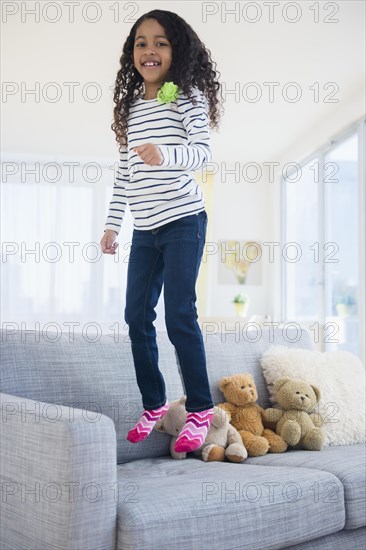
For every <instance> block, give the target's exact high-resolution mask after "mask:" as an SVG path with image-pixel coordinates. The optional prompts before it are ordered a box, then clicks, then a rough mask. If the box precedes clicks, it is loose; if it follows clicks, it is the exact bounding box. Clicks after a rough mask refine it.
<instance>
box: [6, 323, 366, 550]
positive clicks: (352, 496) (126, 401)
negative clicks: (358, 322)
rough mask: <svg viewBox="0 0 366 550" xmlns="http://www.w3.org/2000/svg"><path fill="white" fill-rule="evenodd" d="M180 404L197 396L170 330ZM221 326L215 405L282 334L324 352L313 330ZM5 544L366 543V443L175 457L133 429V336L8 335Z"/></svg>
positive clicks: (171, 368) (129, 547)
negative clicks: (241, 457)
mask: <svg viewBox="0 0 366 550" xmlns="http://www.w3.org/2000/svg"><path fill="white" fill-rule="evenodd" d="M157 334H158V345H159V362H160V368H161V371H162V373H163V375H164V378H165V381H166V386H167V396H168V399H169V400H170V401H173V400H175V399H178V398H179V397H180V396H181V395H183V394H184V393H185V392H184V388H183V386H182V381H181V376H180V371H179V367H178V363H177V358H176V354H175V349H174V347H173V346H172V344H171V343H170V341H169V339H168V337H167V335H166V333H165V332H158V333H157ZM248 335H250V333H247V334H246V335H243V334H241V335H240V337H239V334H233V333H231V334H224V333H223V334H220V333H216V334H211V335H208V336H207V341H205V347H206V353H207V367H208V372H209V379H210V383H211V388H212V396H213V399H214V401H215V403H219V402H220V401H222V400H223V396H222V395H221V393H220V391H219V389H218V382H219V379H220V378H221V377H222V376H224V375H230V374H235V373H237V372H246V371H247V372H251V373H252V374H253V375H254V377H255V381H256V384H257V387H258V393H259V396H260V399H259V401H258V402H259V404H261V405H262V406H265V407H268V406H270V403H269V396H268V392H267V388H266V385H265V381H264V378H263V375H262V372H261V368H260V358H261V355H262V353H263V352H264V351H265V350H266V349H267V348H268V347H269V346H270V345H272V343H275V344H282V345H287V346H295V347H302V348H309V349H311V343H310V337H309V335H308V333H307V332H305V331H303V332H302V334H301V335H300V336H301V337H300V339H298V340H296V332H292V331H290V330H288V331H287V333H283V332H282V330H280V329H277V330H275V332H274V338H272V333H271V332H270V331H269V330H266V331H263V332H262V334H261V337H260V339H259V341H257V342H255V341H254V340H255V339H256V338H254V336H255V335H256V333H253V337H251V339H252V340H253V341H248V339H249V338H248ZM1 340H2V341H1V387H0V389H1V401H2V421H1V488H2V498H1V538H0V540H1V549H2V550H43V549H44V550H71V549H72V550H117V549H118V550H145V549H146V550H165V549H166V550H167V549H169V550H171V549H178V548H184V549H188V550H195V549H197V550H198V549H202V548H210V549H211V550H223V549H227V550H229V549H237V550H239V549H240V550H244V549H245V550H246V549H248V550H275V549H280V548H289V549H291V550H310V549H311V550H313V549H317V548H319V549H322V550H335V549H342V550H351V549H354V550H361V548H364V547H365V541H366V527H365V523H366V521H365V445H363V444H358V445H349V446H340V447H334V446H333V447H326V448H324V449H323V450H322V451H318V452H311V451H300V450H288V451H287V452H286V453H283V454H267V455H266V456H262V457H256V458H254V457H252V458H247V459H246V460H245V461H244V462H243V463H242V464H234V463H229V462H221V463H219V462H211V463H205V462H203V461H201V460H200V459H199V458H196V457H194V456H193V455H191V454H189V455H188V457H189V458H187V459H186V460H173V459H172V458H171V457H170V455H169V442H170V436H169V435H168V434H163V433H159V432H157V431H155V430H153V432H152V433H151V434H150V436H149V437H148V438H147V439H146V440H145V441H142V442H140V443H138V444H132V443H130V442H129V441H127V440H126V434H127V431H128V430H129V429H130V428H131V426H132V425H133V424H134V423H135V422H136V421H137V419H138V418H139V416H140V414H141V411H142V403H141V397H140V394H139V391H138V387H137V384H136V381H135V373H134V368H133V360H132V354H131V348H130V342H129V339H128V336H126V335H119V336H115V335H112V334H110V335H103V336H102V337H101V338H100V339H98V340H97V341H94V342H93V341H91V339H90V338H89V339H88V338H87V337H86V336H83V335H81V334H74V335H71V333H70V334H68V333H64V334H62V335H57V334H54V335H52V333H48V335H46V334H40V333H39V332H36V331H23V332H20V331H9V332H8V333H7V332H5V331H3V332H2V334H1Z"/></svg>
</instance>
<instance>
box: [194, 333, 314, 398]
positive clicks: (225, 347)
mask: <svg viewBox="0 0 366 550" xmlns="http://www.w3.org/2000/svg"><path fill="white" fill-rule="evenodd" d="M257 326H258V330H255V329H254V330H252V331H249V330H248V331H246V330H241V331H237V332H228V333H224V332H222V333H218V332H217V333H215V334H208V335H207V337H206V336H205V338H204V344H205V349H206V357H207V371H208V376H209V380H210V386H211V394H212V399H213V401H214V403H221V402H223V401H225V398H224V396H223V394H222V393H221V391H220V389H219V382H220V379H221V378H222V377H224V376H232V375H234V374H238V373H244V372H249V373H250V374H252V375H253V377H254V381H255V384H256V386H257V391H258V401H257V403H258V405H260V406H262V407H264V408H267V407H271V406H272V405H271V403H270V396H269V392H268V389H267V384H266V380H265V378H264V376H263V370H262V368H261V358H262V354H263V353H264V352H265V351H266V350H267V349H268V348H269V347H270V346H272V345H274V344H281V345H282V346H286V347H292V348H304V349H312V342H311V338H310V335H309V333H308V332H306V331H305V330H303V329H300V328H299V327H298V328H296V327H294V328H291V329H290V328H288V329H286V330H285V329H260V328H259V325H257Z"/></svg>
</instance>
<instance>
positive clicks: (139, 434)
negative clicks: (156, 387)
mask: <svg viewBox="0 0 366 550" xmlns="http://www.w3.org/2000/svg"><path fill="white" fill-rule="evenodd" d="M168 409H169V402H168V400H166V403H165V405H162V406H161V407H158V408H157V409H146V410H144V412H143V413H142V415H141V417H140V419H139V421H138V422H137V424H135V425H134V427H133V428H131V430H130V431H129V432H128V434H127V439H128V441H131V443H138V442H139V441H142V440H143V439H146V438H147V436H148V435H149V434H150V433H151V431H152V429H153V427H154V426H155V424H156V423H157V421H158V420H159V419H160V418H162V417H163V416H164V415H165V413H166V412H167V411H168Z"/></svg>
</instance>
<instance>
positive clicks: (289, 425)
mask: <svg viewBox="0 0 366 550" xmlns="http://www.w3.org/2000/svg"><path fill="white" fill-rule="evenodd" d="M274 393H275V400H276V401H277V403H278V404H279V405H280V407H281V408H280V409H277V408H272V409H267V410H266V411H265V418H266V419H267V420H268V421H270V422H276V433H277V434H278V435H280V436H281V437H283V439H284V440H285V441H286V443H287V444H288V445H290V446H291V447H294V448H295V449H307V450H309V451H320V450H321V448H322V447H323V445H324V433H323V431H322V430H321V426H322V425H323V424H324V421H323V419H322V417H321V416H320V415H319V414H317V413H313V412H311V411H312V410H313V409H314V408H315V406H316V404H317V403H318V402H319V400H320V398H321V394H320V389H319V388H318V386H314V385H313V384H308V383H307V382H305V380H302V379H300V378H287V377H281V378H279V379H278V380H276V382H275V384H274ZM309 412H310V414H309Z"/></svg>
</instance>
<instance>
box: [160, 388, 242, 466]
mask: <svg viewBox="0 0 366 550" xmlns="http://www.w3.org/2000/svg"><path fill="white" fill-rule="evenodd" d="M186 400H187V396H186V395H183V397H181V398H180V399H178V400H177V401H173V402H172V403H170V405H169V410H168V412H167V413H166V414H165V415H164V416H163V418H161V419H160V420H158V421H157V423H156V424H155V426H154V430H156V431H158V432H165V433H168V434H170V435H172V436H173V438H172V440H171V442H170V454H171V455H172V457H173V458H176V459H183V458H186V457H187V453H177V451H175V450H174V445H175V442H176V440H177V437H178V435H179V432H180V431H181V430H182V428H183V426H184V424H185V421H186V417H187V411H186V408H185V405H184V404H185V402H186ZM214 410H215V414H214V417H213V420H212V423H211V426H210V429H209V430H208V432H207V436H206V439H205V441H204V443H203V445H201V447H199V449H196V450H195V451H193V454H194V455H196V456H199V457H200V458H202V460H204V461H205V462H212V461H219V462H223V461H224V460H225V457H226V458H227V459H228V460H229V461H230V462H243V461H244V460H245V459H246V458H247V456H248V453H247V450H246V448H245V447H244V445H243V442H242V440H241V437H240V435H239V434H238V432H237V431H236V429H235V428H234V427H233V426H232V425H231V424H230V422H229V420H230V417H229V415H228V414H227V413H226V412H225V411H223V410H222V409H219V408H218V407H216V406H215V407H214Z"/></svg>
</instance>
